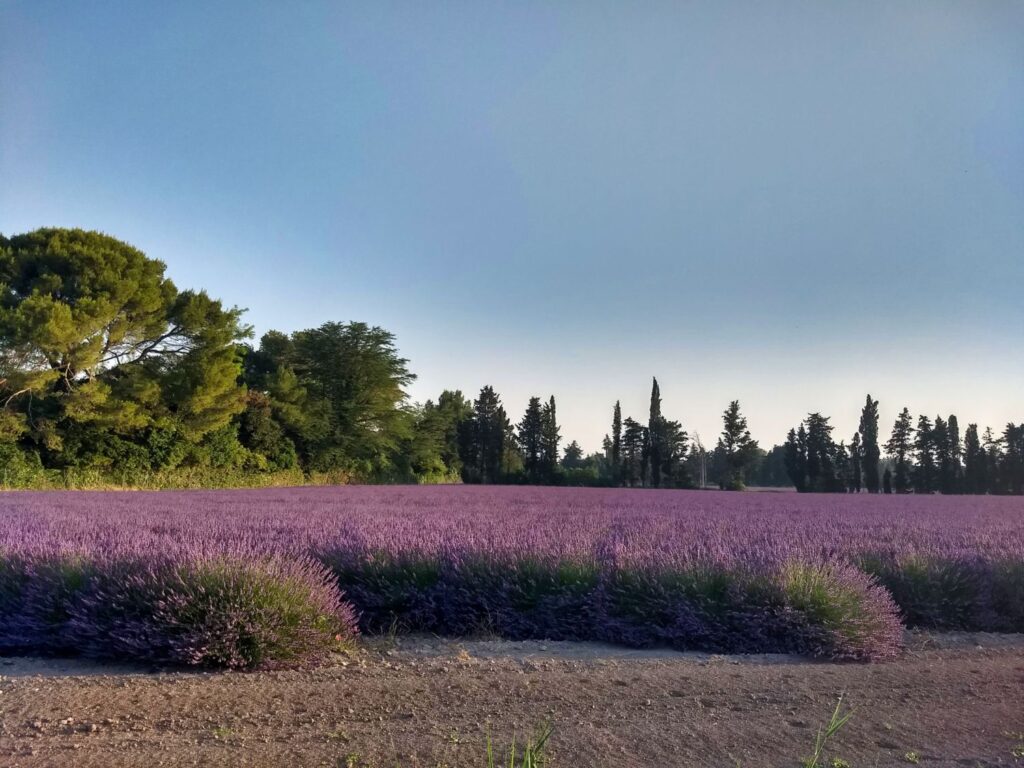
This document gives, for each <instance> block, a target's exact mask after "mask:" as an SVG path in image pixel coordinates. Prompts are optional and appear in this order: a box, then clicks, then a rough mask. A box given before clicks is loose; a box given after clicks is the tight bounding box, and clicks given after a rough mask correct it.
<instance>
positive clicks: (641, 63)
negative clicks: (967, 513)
mask: <svg viewBox="0 0 1024 768" xmlns="http://www.w3.org/2000/svg"><path fill="white" fill-rule="evenodd" d="M41 226H66V227H82V228H85V229H95V230H100V231H104V232H107V233H109V234H111V235H114V236H116V237H118V238H120V239H123V240H126V241H128V242H130V243H132V244H133V245H135V246H137V247H139V248H141V249H142V250H143V251H145V252H146V253H147V254H148V255H149V256H152V257H155V258H159V259H161V260H163V261H164V262H166V264H167V267H168V274H169V275H170V276H171V277H172V278H173V279H174V281H175V283H176V284H177V285H178V286H179V287H181V288H205V289H206V290H208V291H209V292H210V294H211V295H213V296H215V297H217V298H220V299H222V300H223V301H224V302H226V303H227V304H230V305H237V306H241V307H246V308H248V312H247V314H246V318H247V321H248V322H249V323H251V324H252V325H253V327H254V329H255V332H256V335H257V338H258V336H259V335H260V334H262V333H264V332H265V331H267V330H269V329H271V328H273V329H278V330H283V331H293V330H297V329H301V328H307V327H312V326H316V325H319V324H320V323H322V322H325V321H328V320H338V321H348V320H361V321H365V322H368V323H371V324H375V325H380V326H383V327H384V328H387V329H388V330H390V331H392V332H393V333H395V334H396V336H397V342H398V346H399V348H400V351H401V353H402V354H403V355H404V356H405V357H407V358H409V360H410V366H411V368H412V370H413V371H414V372H415V373H416V374H417V375H418V380H417V381H416V383H415V384H414V385H413V386H412V387H411V390H410V393H411V395H412V397H413V398H415V399H416V400H418V401H422V400H425V399H427V398H430V397H436V396H437V394H438V393H439V392H440V391H441V390H443V389H445V388H460V389H462V390H463V392H465V393H467V394H475V393H476V392H477V391H478V390H479V388H480V387H481V386H483V385H484V384H491V385H493V386H494V387H495V389H496V390H497V391H498V392H499V393H500V394H501V396H502V398H503V400H504V402H505V404H506V408H507V410H508V411H509V413H510V415H511V416H512V418H513V420H515V419H518V418H519V416H520V415H521V412H522V411H523V410H524V409H525V405H526V401H527V399H528V398H529V397H530V396H531V395H540V396H544V397H546V396H548V395H551V394H553V395H555V397H556V399H557V403H558V412H559V417H560V421H561V423H562V433H563V435H564V436H565V438H566V439H567V440H570V439H576V440H578V441H579V442H580V443H581V444H582V445H583V447H584V448H585V449H587V450H595V449H597V448H599V446H600V442H601V438H602V436H603V435H604V434H605V433H606V432H607V431H608V430H609V423H610V420H611V411H612V406H613V404H614V402H615V401H616V400H621V402H622V407H623V412H624V414H625V415H632V416H633V417H634V418H637V419H640V420H646V413H647V407H648V398H649V393H650V386H651V377H652V376H657V378H658V381H659V384H660V386H661V393H662V398H663V411H664V413H665V415H666V416H669V417H670V418H674V419H679V420H680V421H682V423H683V425H684V427H685V428H687V429H688V430H689V431H690V433H691V434H693V433H698V434H699V435H700V436H701V438H702V440H703V442H704V443H705V444H709V445H710V444H713V443H714V440H715V437H716V434H717V432H718V431H719V430H720V428H721V421H720V415H721V411H722V410H723V409H724V408H725V406H726V405H727V404H728V402H729V401H730V400H732V399H737V398H738V399H739V400H740V401H741V403H742V406H743V410H744V412H745V413H746V415H747V417H748V419H749V424H750V428H751V430H752V432H753V435H754V437H755V438H757V439H758V440H760V441H761V442H762V443H763V444H765V445H771V444H773V443H778V442H781V441H782V440H783V439H784V437H785V433H786V431H787V430H788V429H789V428H790V427H791V426H794V425H795V424H796V423H797V422H799V421H800V419H801V418H802V417H803V416H805V415H806V414H807V413H808V412H810V411H820V412H822V413H825V414H826V415H830V416H831V417H832V421H833V424H835V426H836V437H837V439H840V438H844V437H845V438H847V439H848V437H849V436H850V435H851V434H852V432H853V431H854V430H855V429H856V425H857V418H858V415H859V409H860V406H861V405H862V404H863V401H864V397H865V394H866V393H868V392H870V393H871V394H872V395H873V396H874V397H876V398H878V399H879V400H880V401H881V418H882V421H883V424H882V432H883V437H884V435H885V434H887V432H888V429H889V425H891V422H892V419H893V418H894V417H895V415H896V413H897V412H898V411H899V410H900V409H901V408H902V407H903V406H904V405H907V406H909V407H910V409H911V411H912V412H913V413H915V414H917V413H927V414H930V415H931V416H934V415H935V414H936V413H941V414H943V415H946V414H949V413H956V414H957V415H958V417H959V419H960V422H961V424H966V423H968V422H979V423H980V424H981V425H982V426H984V425H985V424H991V425H992V426H994V427H999V426H1001V425H1003V424H1005V423H1006V422H1007V421H1010V420H1013V421H1020V420H1022V419H1024V386H1022V383H1024V292H1022V285H1024V4H1021V3H1020V2H1016V1H1015V0H1006V1H1005V2H986V1H985V0H978V1H976V2H943V1H942V0H917V1H916V2H900V1H899V0H887V1H886V2H877V3H876V2H866V1H865V0H851V1H850V2H828V3H821V2H817V1H816V0H815V1H813V2H811V1H809V2H773V3H763V2H740V1H738V0H737V1H736V2H722V1H721V0H708V1H707V2H663V3H662V2H640V3H624V2H601V0H579V1H566V2H551V1H548V2H503V3H496V2H487V1H486V0H473V1H472V2H469V1H468V0H467V1H466V2H455V1H451V2H444V3H424V2H419V1H418V0H415V1H414V0H410V1H409V2H384V1H382V0H374V1H372V2H365V3H354V2H353V3H343V2H288V3H285V2H273V3H259V2H252V1H251V0H250V1H247V2H218V3H207V2H198V1H196V2H188V1H186V0H182V1H180V2H175V3H156V2H139V0H128V1H126V2H109V1H106V0H98V1H97V2H89V3H66V2H49V1H48V0H0V232H3V233H4V234H6V235H11V234H14V233H19V232H26V231H30V230H32V229H35V228H37V227H41Z"/></svg>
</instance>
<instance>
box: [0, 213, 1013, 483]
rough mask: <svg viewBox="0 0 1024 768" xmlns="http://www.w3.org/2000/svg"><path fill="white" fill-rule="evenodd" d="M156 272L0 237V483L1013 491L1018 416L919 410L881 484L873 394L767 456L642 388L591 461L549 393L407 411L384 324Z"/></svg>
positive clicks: (450, 399)
mask: <svg viewBox="0 0 1024 768" xmlns="http://www.w3.org/2000/svg"><path fill="white" fill-rule="evenodd" d="M164 273H165V265H164V264H163V263H162V262H160V261H157V260H155V259H150V258H148V257H147V256H146V255H145V254H144V253H142V252H141V251H140V250H138V249H136V248H134V247H132V246H131V245H128V244H126V243H123V242H120V241H118V240H116V239H114V238H112V237H109V236H107V235H103V234H100V233H96V232H86V231H82V230H77V229H40V230H36V231H34V232H30V233H27V234H23V235H15V236H13V237H10V238H6V237H3V236H0V485H6V486H18V485H24V486H30V485H33V484H34V483H37V482H39V479H40V478H46V477H52V476H54V475H57V476H64V477H68V476H81V475H83V474H88V475H89V476H94V477H99V478H102V479H104V480H105V481H107V482H110V483H112V484H123V485H138V484H140V482H141V481H140V480H139V478H144V477H148V476H151V475H159V476H161V477H164V476H166V477H169V478H171V480H170V482H172V483H173V482H175V480H174V478H175V477H177V475H176V474H175V473H182V472H188V473H195V472H200V473H201V477H202V478H204V480H203V482H210V483H220V482H223V483H226V484H250V483H253V484H257V483H262V482H264V481H268V480H270V479H281V480H282V481H287V482H304V481H310V480H311V481H337V482H343V481H348V480H357V481H363V482H421V483H436V482H459V481H461V482H466V483H532V484H568V485H600V486H623V487H652V488H690V487H705V486H718V487H721V488H726V489H742V488H744V487H746V486H748V485H758V486H783V485H787V484H790V483H792V484H793V485H795V486H796V487H797V489H798V490H821V491H840V490H851V489H854V490H860V489H861V488H862V487H863V488H864V489H866V490H869V491H870V490H878V488H879V487H880V483H881V484H882V485H884V486H885V487H887V488H888V487H892V488H893V490H894V491H896V492H903V491H907V490H914V491H917V492H933V491H941V492H957V491H963V492H989V493H1014V492H1016V493H1019V492H1020V487H1021V482H1020V461H1021V460H1020V456H1021V439H1022V432H1024V426H1022V427H1016V426H1014V425H1012V424H1011V425H1009V426H1008V428H1007V431H1006V432H1005V433H1004V434H1003V435H1002V436H1001V437H999V438H996V437H993V435H992V433H991V431H990V430H989V431H986V432H985V434H984V436H983V437H981V438H979V437H978V434H977V428H976V427H975V426H974V425H971V426H970V427H969V428H968V430H967V432H966V433H965V438H964V441H963V444H962V446H961V441H960V438H959V432H958V429H957V426H956V420H955V418H953V417H951V418H950V419H948V420H945V421H943V420H941V419H936V421H935V422H930V421H928V420H926V419H923V417H922V420H919V423H918V426H917V428H916V429H911V428H909V424H908V425H907V427H908V428H907V430H905V433H904V432H900V435H903V437H900V438H897V435H896V431H895V430H894V437H893V439H892V440H891V441H890V443H889V444H888V448H887V450H888V451H889V455H890V456H891V457H892V458H891V460H890V459H887V460H886V461H887V462H888V463H887V464H886V466H885V472H884V473H882V475H881V476H880V475H879V472H880V466H881V465H880V459H879V450H880V449H879V447H878V433H877V402H875V403H874V406H873V407H874V408H875V410H874V411H871V410H870V409H866V415H865V416H863V417H862V420H861V425H860V429H859V430H858V432H857V435H855V437H854V440H853V441H851V444H850V446H849V447H847V446H846V445H844V444H843V443H840V444H839V445H838V446H837V445H836V444H835V443H834V441H833V440H832V438H831V432H832V430H831V427H830V426H829V425H828V419H827V418H824V417H822V416H820V414H811V415H810V416H809V417H808V419H807V420H806V421H805V422H804V423H803V424H801V425H800V427H799V428H798V429H796V430H793V431H792V432H791V433H790V439H789V440H787V442H786V444H785V445H784V446H774V447H773V448H772V449H771V450H768V451H766V450H764V449H762V448H761V447H760V446H759V445H758V444H757V442H756V441H754V440H753V439H752V438H751V436H750V431H749V429H748V428H747V422H746V419H745V418H744V417H743V415H742V412H741V410H740V404H739V403H738V402H735V401H734V402H732V403H730V404H729V406H728V407H727V408H726V409H725V411H724V413H723V416H722V432H721V434H720V436H719V437H718V439H717V441H716V443H715V445H714V446H713V447H711V448H705V446H704V445H703V443H702V442H701V440H700V438H699V437H698V436H696V435H694V436H693V437H692V438H691V436H690V435H689V434H688V433H687V431H686V430H685V429H684V428H683V426H682V424H681V422H680V421H677V420H673V419H670V418H668V417H667V416H665V415H663V413H662V399H661V392H660V388H659V386H658V382H657V380H656V379H655V380H653V381H652V387H651V397H650V406H649V409H648V412H647V413H646V414H645V415H644V417H642V418H639V419H634V418H631V417H629V416H627V417H625V418H623V414H622V409H621V407H620V405H619V403H615V405H614V407H613V408H612V409H611V424H610V431H609V433H608V434H607V435H606V436H605V439H604V441H603V444H602V448H601V450H600V451H597V452H594V453H591V454H589V455H588V454H585V453H584V451H583V450H582V449H581V447H580V446H579V444H578V443H577V442H576V441H574V440H573V441H569V442H568V444H564V445H563V442H564V441H563V438H562V434H561V429H560V426H559V423H558V416H557V404H556V401H555V398H554V397H553V396H548V397H546V398H542V397H540V396H537V397H531V398H530V399H529V401H528V402H527V403H526V405H525V409H524V411H523V412H522V416H521V417H519V418H518V419H515V417H510V416H509V413H508V412H507V411H506V409H505V405H504V404H503V403H502V400H501V397H500V395H499V394H498V393H497V392H496V391H495V390H494V388H493V387H490V386H485V387H483V388H482V389H481V390H480V392H479V393H478V394H477V396H476V397H475V398H472V399H470V398H468V397H466V396H465V395H463V393H462V392H461V391H459V390H446V391H444V392H442V393H441V394H440V395H439V396H438V397H437V399H436V400H428V401H427V402H425V403H422V404H417V403H412V402H410V399H409V396H408V394H407V388H408V386H409V385H410V384H411V383H412V382H413V381H414V380H415V375H414V374H413V373H412V372H411V371H410V370H409V361H408V360H406V359H405V358H403V357H401V355H400V354H399V353H398V350H397V347H396V344H395V338H394V336H393V335H392V334H391V333H389V332H388V331H386V330H384V329H382V328H378V327H374V326H370V325H367V324H365V323H358V322H346V323H342V322H327V323H324V324H322V325H320V326H318V327H316V328H308V329H304V330H299V331H296V332H293V333H290V334H289V333H282V332H279V331H270V332H268V333H266V334H264V335H263V336H262V337H261V338H260V339H259V342H258V344H254V343H253V341H252V329H251V328H250V327H249V326H247V325H246V324H244V323H243V322H242V317H243V310H240V309H238V308H234V307H231V308H228V307H225V306H223V305H222V303H221V302H220V301H218V300H216V299H213V298H211V297H210V296H209V295H207V294H206V293H205V292H203V291H189V290H185V291H182V290H179V289H178V288H177V287H176V286H175V285H174V284H173V282H172V281H171V280H170V279H168V278H167V277H166V276H165V274H164ZM868 400H869V404H870V403H871V402H873V401H871V400H870V398H869V399H868ZM872 413H873V414H874V415H873V416H872ZM905 413H906V412H905ZM909 418H910V417H909V414H907V419H908V420H909ZM922 446H923V447H922ZM1014 462H1016V464H1015V463H1014ZM1014 467H1016V469H1014ZM1015 473H1016V474H1015ZM879 477H881V478H882V479H881V480H880V479H879ZM1013 489H1016V490H1013Z"/></svg>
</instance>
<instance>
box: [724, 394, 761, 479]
mask: <svg viewBox="0 0 1024 768" xmlns="http://www.w3.org/2000/svg"><path fill="white" fill-rule="evenodd" d="M722 425H723V426H722V436H721V437H720V438H719V439H718V446H719V448H721V450H722V455H723V457H724V459H725V466H726V471H725V474H724V476H723V477H722V478H720V479H719V485H720V486H721V487H722V488H723V489H726V490H733V491H741V490H743V488H744V487H745V486H746V470H747V467H748V466H749V465H750V464H751V463H752V462H753V461H754V460H755V458H756V457H757V451H758V446H757V441H755V440H753V439H752V438H751V437H750V430H749V429H747V419H746V418H745V417H744V416H743V414H741V413H740V402H739V400H733V401H732V402H731V403H729V407H728V408H726V409H725V411H724V413H723V414H722Z"/></svg>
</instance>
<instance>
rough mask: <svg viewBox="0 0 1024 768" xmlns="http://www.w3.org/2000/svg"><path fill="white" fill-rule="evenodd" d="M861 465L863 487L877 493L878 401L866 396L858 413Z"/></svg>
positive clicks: (878, 453)
mask: <svg viewBox="0 0 1024 768" xmlns="http://www.w3.org/2000/svg"><path fill="white" fill-rule="evenodd" d="M860 439H861V447H860V450H861V467H862V468H863V472H864V487H865V488H867V489H868V493H878V491H879V480H880V478H879V473H878V460H879V457H880V455H881V454H880V451H879V449H878V401H877V400H872V399H871V395H868V396H867V401H866V402H865V403H864V408H863V410H862V411H861V413H860Z"/></svg>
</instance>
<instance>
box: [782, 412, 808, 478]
mask: <svg viewBox="0 0 1024 768" xmlns="http://www.w3.org/2000/svg"><path fill="white" fill-rule="evenodd" d="M803 432H804V425H803V424H801V425H800V432H799V433H798V432H797V430H795V429H791V430H789V434H788V435H787V436H786V445H785V452H786V453H785V457H786V474H788V475H789V481H790V482H791V483H792V484H793V487H794V488H796V489H797V491H799V492H800V493H803V492H804V491H806V490H807V452H806V449H805V447H804V446H805V443H806V436H805V435H804V434H803Z"/></svg>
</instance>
